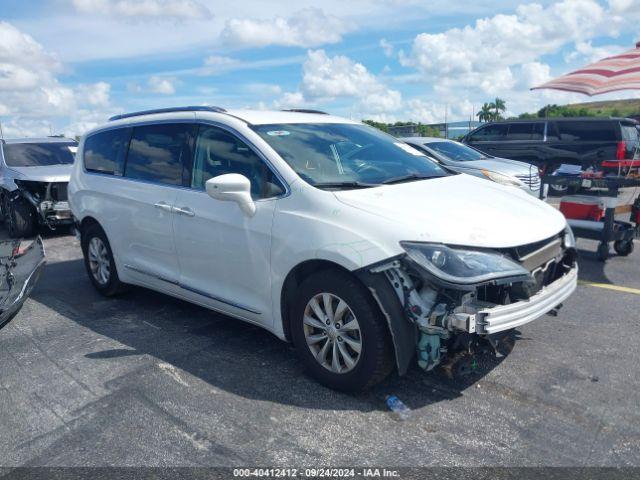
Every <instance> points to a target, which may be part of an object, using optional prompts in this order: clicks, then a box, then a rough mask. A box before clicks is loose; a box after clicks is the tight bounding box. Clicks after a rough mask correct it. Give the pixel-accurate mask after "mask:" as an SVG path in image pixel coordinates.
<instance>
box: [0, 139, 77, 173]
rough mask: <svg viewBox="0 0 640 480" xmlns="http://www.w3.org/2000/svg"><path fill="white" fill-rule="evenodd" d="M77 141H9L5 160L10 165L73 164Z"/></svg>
mask: <svg viewBox="0 0 640 480" xmlns="http://www.w3.org/2000/svg"><path fill="white" fill-rule="evenodd" d="M77 145H78V144H77V143H75V142H69V143H9V144H6V145H4V147H3V149H2V150H3V152H4V160H5V162H6V164H7V165H8V166H9V167H44V166H49V165H71V164H72V163H73V159H74V157H75V150H76V148H77Z"/></svg>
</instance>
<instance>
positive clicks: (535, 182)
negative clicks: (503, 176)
mask: <svg viewBox="0 0 640 480" xmlns="http://www.w3.org/2000/svg"><path fill="white" fill-rule="evenodd" d="M516 178H517V179H518V180H520V181H521V182H522V183H524V184H525V185H526V186H527V187H529V188H530V189H531V190H540V175H538V173H537V172H535V173H533V172H532V173H531V174H527V175H516Z"/></svg>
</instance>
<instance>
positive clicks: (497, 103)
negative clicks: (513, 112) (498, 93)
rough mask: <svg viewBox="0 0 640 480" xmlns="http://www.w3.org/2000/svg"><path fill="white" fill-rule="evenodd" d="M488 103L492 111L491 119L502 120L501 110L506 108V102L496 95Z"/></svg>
mask: <svg viewBox="0 0 640 480" xmlns="http://www.w3.org/2000/svg"><path fill="white" fill-rule="evenodd" d="M489 105H491V107H492V108H493V111H494V117H493V120H502V112H504V111H505V110H506V109H507V103H506V102H505V101H504V100H503V99H501V98H498V97H496V99H495V100H494V101H493V102H492V103H490V104H489Z"/></svg>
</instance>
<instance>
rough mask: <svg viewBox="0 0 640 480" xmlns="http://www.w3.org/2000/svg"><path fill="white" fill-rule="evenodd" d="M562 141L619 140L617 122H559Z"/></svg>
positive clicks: (558, 126)
mask: <svg viewBox="0 0 640 480" xmlns="http://www.w3.org/2000/svg"><path fill="white" fill-rule="evenodd" d="M557 128H558V133H559V136H560V141H562V142H615V141H617V140H618V136H617V134H616V123H615V122H591V121H587V122H558V123H557Z"/></svg>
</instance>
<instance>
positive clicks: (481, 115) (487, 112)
mask: <svg viewBox="0 0 640 480" xmlns="http://www.w3.org/2000/svg"><path fill="white" fill-rule="evenodd" d="M476 115H478V120H480V121H481V122H490V121H491V120H493V115H494V114H493V106H492V104H490V103H485V104H484V105H482V108H481V109H480V111H479V112H478V113H477V114H476Z"/></svg>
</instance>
